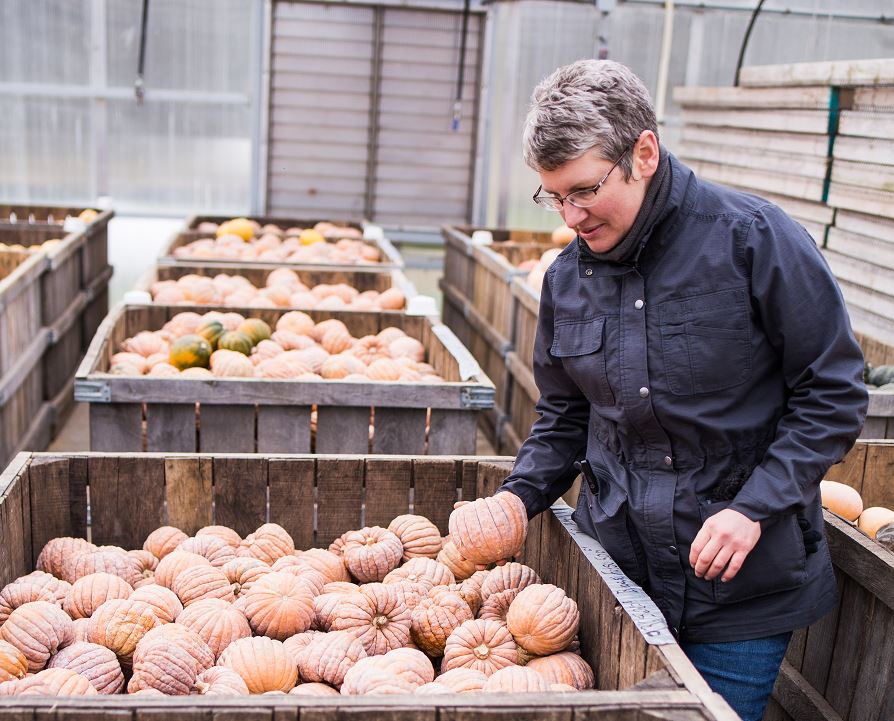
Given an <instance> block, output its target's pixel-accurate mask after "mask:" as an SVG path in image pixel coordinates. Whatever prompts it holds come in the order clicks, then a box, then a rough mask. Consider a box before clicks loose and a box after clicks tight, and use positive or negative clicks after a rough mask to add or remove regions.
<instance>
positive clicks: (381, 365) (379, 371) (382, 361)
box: [366, 358, 401, 381]
mask: <svg viewBox="0 0 894 721" xmlns="http://www.w3.org/2000/svg"><path fill="white" fill-rule="evenodd" d="M366 376H367V378H370V379H372V380H374V381H396V380H400V376H401V367H400V366H399V365H398V364H397V363H395V362H394V361H393V360H392V359H391V358H379V359H378V360H374V361H373V362H372V363H370V364H369V366H367V368H366Z"/></svg>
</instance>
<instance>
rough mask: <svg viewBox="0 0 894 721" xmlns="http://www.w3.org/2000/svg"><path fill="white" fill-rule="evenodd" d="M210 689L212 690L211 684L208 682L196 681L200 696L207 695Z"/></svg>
mask: <svg viewBox="0 0 894 721" xmlns="http://www.w3.org/2000/svg"><path fill="white" fill-rule="evenodd" d="M209 688H211V684H210V683H208V682H207V681H196V685H195V689H196V691H198V693H199V694H200V695H201V694H205V693H207V691H208V689H209Z"/></svg>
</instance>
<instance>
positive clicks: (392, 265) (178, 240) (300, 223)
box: [158, 215, 404, 273]
mask: <svg viewBox="0 0 894 721" xmlns="http://www.w3.org/2000/svg"><path fill="white" fill-rule="evenodd" d="M232 217H233V216H229V217H227V216H222V215H194V216H191V217H190V218H189V219H188V220H187V221H186V229H184V230H180V231H177V232H176V233H174V234H173V235H172V236H171V240H170V241H169V242H168V244H167V245H166V246H165V248H164V250H162V252H161V255H160V256H159V258H158V262H159V264H160V265H180V264H188V265H195V264H196V263H197V262H199V261H198V259H196V258H176V257H175V256H174V250H176V249H177V248H180V247H181V246H184V245H187V244H188V243H192V242H193V241H194V240H198V239H200V238H213V237H214V233H206V232H202V231H199V230H197V227H198V225H199V223H202V222H206V221H208V222H213V223H218V224H219V223H223V222H224V221H226V220H229V219H230V218H232ZM249 220H254V221H256V222H258V223H260V224H261V225H266V224H268V223H273V224H275V225H279V226H282V227H285V228H291V227H296V228H310V227H313V226H314V225H316V224H317V223H319V222H321V221H322V220H326V219H321V218H315V219H310V220H308V219H300V218H279V217H274V216H262V215H256V216H250V217H249ZM329 222H333V223H337V224H338V225H343V226H349V227H352V228H356V229H357V230H363V229H364V227H365V225H366V224H365V223H362V222H359V221H343V220H331V219H330V220H329ZM366 242H368V243H371V244H373V245H375V246H376V248H378V250H379V263H378V264H376V265H370V266H366V265H365V266H362V267H363V268H371V269H375V270H380V271H382V270H394V269H400V268H403V267H404V260H403V258H402V257H401V254H400V252H399V251H398V250H397V248H395V247H394V245H393V244H392V243H391V241H390V240H388V239H387V238H377V239H375V240H369V241H366ZM259 262H261V263H266V262H267V261H259ZM201 263H202V264H203V265H208V266H214V267H216V268H219V269H220V271H219V272H223V273H232V272H235V271H234V270H232V269H234V268H240V267H241V268H244V267H253V266H254V265H256V263H254V262H253V261H250V260H239V261H228V260H215V259H213V258H202V259H201ZM281 265H282V266H283V267H286V268H306V269H316V270H342V269H344V268H345V267H346V266H345V265H344V264H319V265H310V264H306V263H301V264H299V263H282V264H281ZM347 267H354V266H347ZM228 268H229V269H230V270H227V269H228Z"/></svg>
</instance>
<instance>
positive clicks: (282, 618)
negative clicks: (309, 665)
mask: <svg viewBox="0 0 894 721" xmlns="http://www.w3.org/2000/svg"><path fill="white" fill-rule="evenodd" d="M244 598H245V606H244V612H245V617H246V618H247V619H248V623H249V625H250V626H251V629H252V631H254V632H255V633H256V634H260V635H264V636H269V637H270V638H275V639H277V640H279V641H284V640H286V639H287V638H288V637H289V636H293V635H294V634H296V633H301V632H302V631H307V630H308V629H309V628H310V627H311V624H312V623H313V620H314V607H313V594H312V592H311V590H310V586H308V584H307V583H306V582H304V581H302V580H301V579H300V578H297V577H296V576H292V575H290V574H288V573H282V572H274V573H269V574H267V575H266V576H264V577H263V578H261V579H260V580H258V582H257V583H255V584H254V586H252V587H251V589H250V590H249V591H247V592H246V593H245V594H244Z"/></svg>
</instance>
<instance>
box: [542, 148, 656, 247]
mask: <svg viewBox="0 0 894 721" xmlns="http://www.w3.org/2000/svg"><path fill="white" fill-rule="evenodd" d="M647 135H648V136H649V137H648V138H647V137H646V136H647ZM649 141H651V142H649ZM652 144H654V148H652V147H649V148H646V149H645V151H646V154H645V160H644V157H643V156H644V154H643V150H644V148H642V146H643V145H649V146H651V145H652ZM632 154H633V175H632V176H631V178H630V180H624V172H623V170H622V169H621V168H620V167H617V168H615V169H614V170H612V172H611V174H610V175H609V176H608V179H607V180H606V181H605V183H604V184H603V185H602V187H601V188H600V189H599V192H598V193H597V195H596V202H595V203H594V204H593V205H591V206H590V207H588V208H577V207H575V206H573V205H571V203H569V202H568V201H565V202H564V203H563V204H562V210H560V211H559V212H560V214H561V215H562V218H563V220H564V221H565V224H566V225H568V227H570V228H573V229H574V230H575V231H576V232H577V234H578V235H579V236H580V237H581V238H582V239H583V241H584V242H585V243H586V244H587V245H588V246H589V247H590V250H592V251H593V252H594V253H605V252H607V251H609V250H611V249H612V248H614V247H615V246H616V245H617V244H618V243H620V242H621V240H622V239H623V238H624V236H625V235H627V231H629V230H630V228H631V227H632V226H633V222H634V220H636V216H637V213H639V209H640V207H641V206H642V204H643V199H644V198H645V197H646V189H647V188H648V184H649V181H650V180H651V177H652V176H653V175H654V173H655V169H656V168H657V165H658V144H657V142H656V141H655V136H654V135H653V134H652V133H649V132H645V133H643V137H641V138H640V140H639V141H638V142H637V143H636V145H635V146H634V149H633V153H632ZM652 154H654V159H653V158H652V157H651V156H652ZM614 160H615V159H612V160H606V159H605V158H603V157H601V156H600V155H599V152H598V151H597V150H596V149H595V148H594V149H591V150H589V151H587V152H586V153H584V154H583V155H581V156H580V157H579V158H575V159H574V160H569V161H568V162H567V163H565V164H564V165H561V166H559V167H558V168H556V169H555V170H544V171H541V172H540V180H541V182H542V183H543V190H542V191H541V192H542V193H544V194H550V195H559V196H562V197H564V196H566V195H567V194H568V193H572V192H574V191H575V190H581V189H583V188H592V187H593V186H594V185H596V184H597V183H598V182H599V181H600V180H602V178H603V177H604V176H605V174H606V173H607V172H608V171H609V170H610V169H611V167H612V164H613V163H614ZM653 160H654V162H653ZM634 178H639V179H640V180H639V181H636V180H634Z"/></svg>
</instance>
